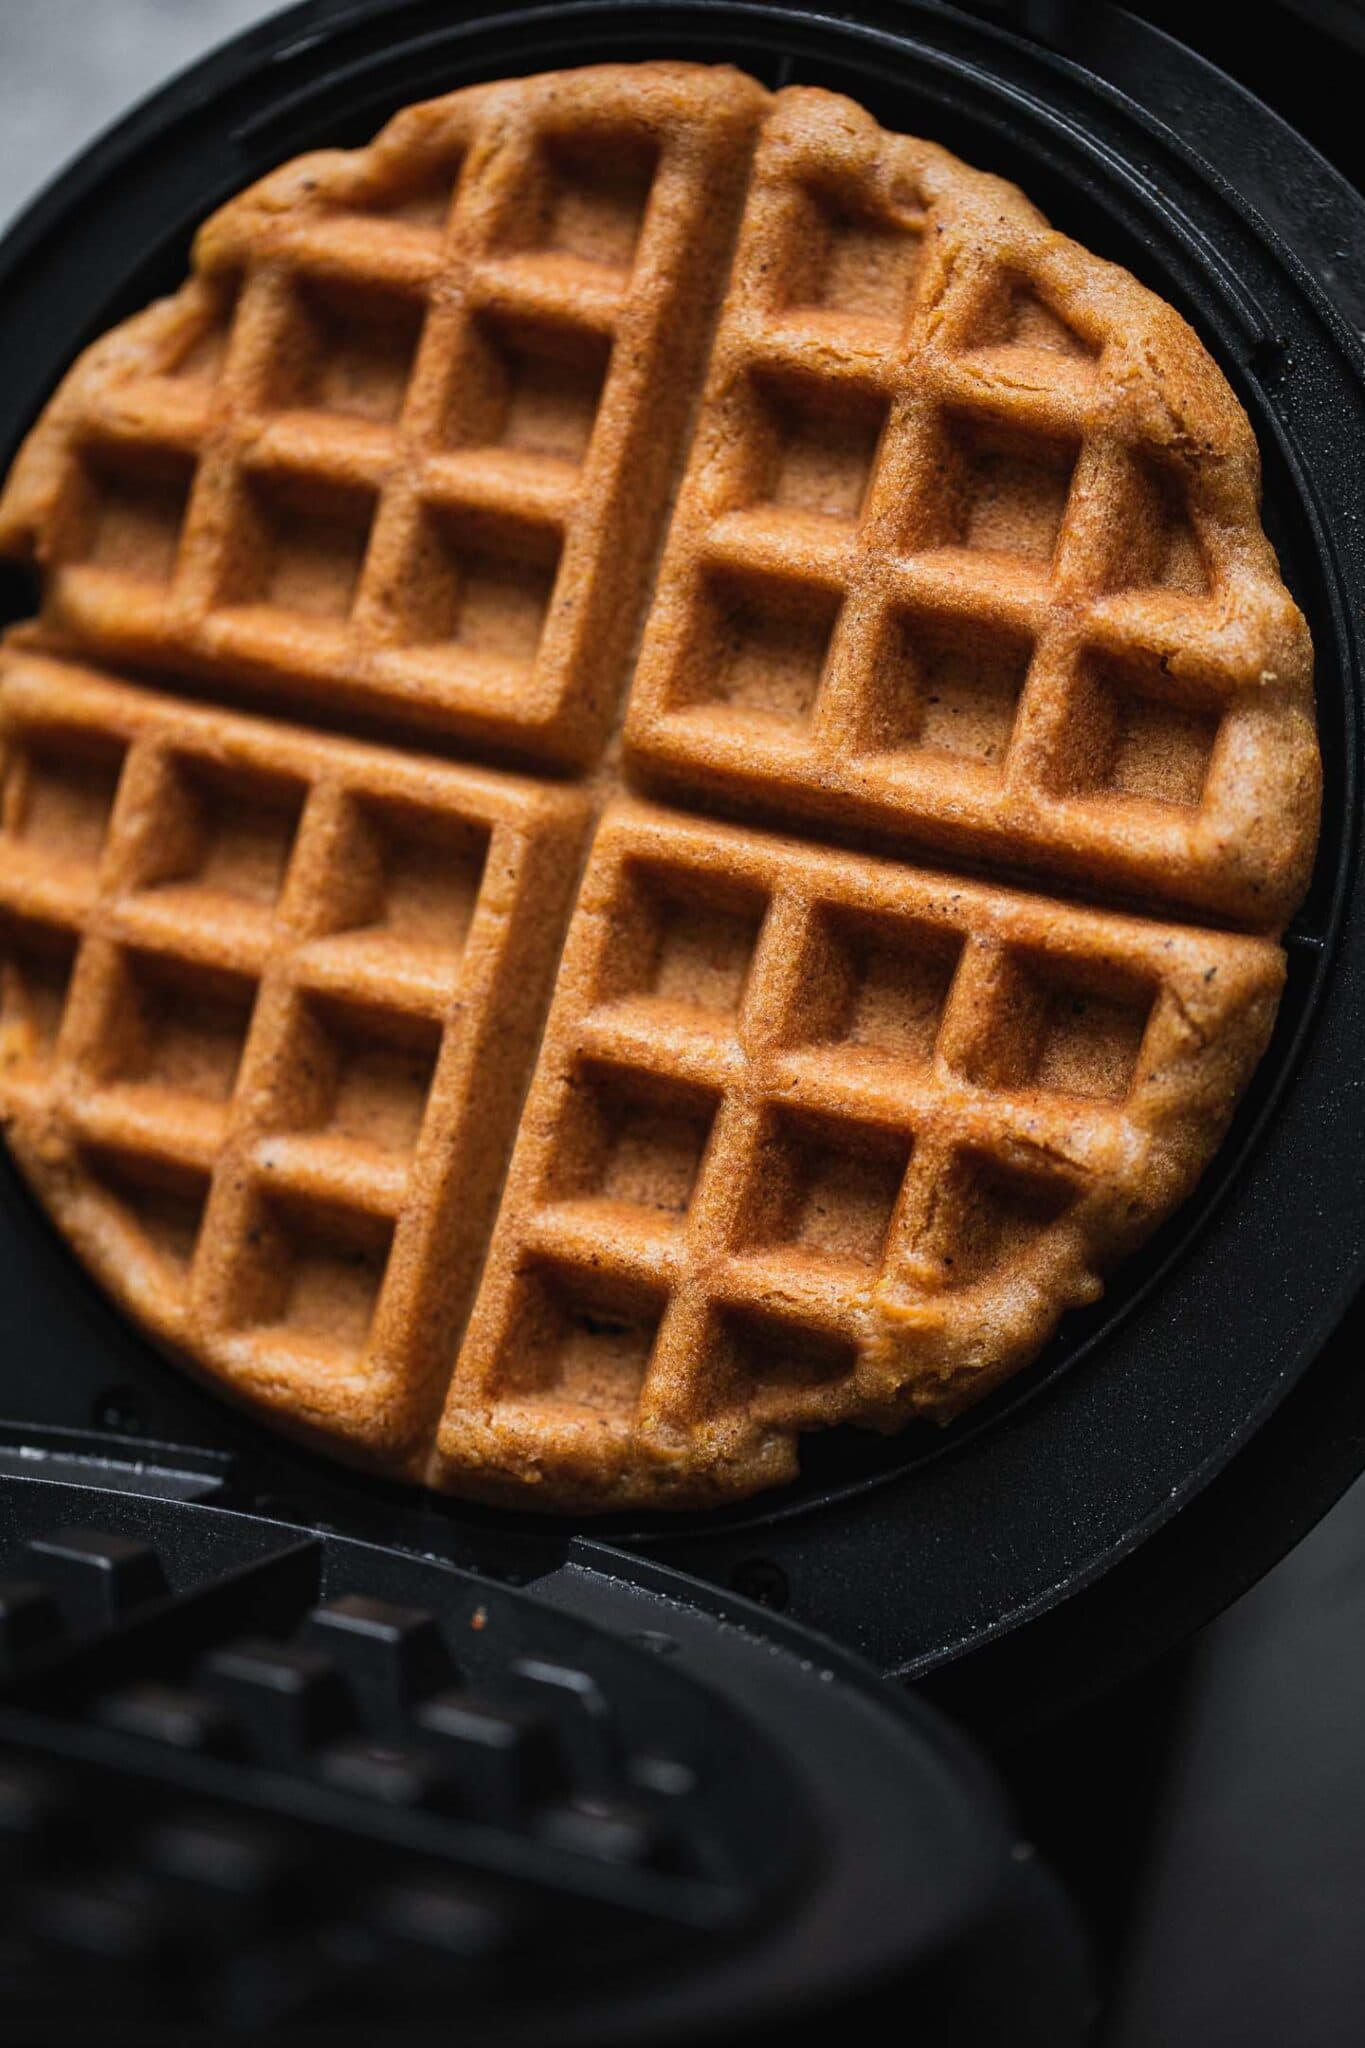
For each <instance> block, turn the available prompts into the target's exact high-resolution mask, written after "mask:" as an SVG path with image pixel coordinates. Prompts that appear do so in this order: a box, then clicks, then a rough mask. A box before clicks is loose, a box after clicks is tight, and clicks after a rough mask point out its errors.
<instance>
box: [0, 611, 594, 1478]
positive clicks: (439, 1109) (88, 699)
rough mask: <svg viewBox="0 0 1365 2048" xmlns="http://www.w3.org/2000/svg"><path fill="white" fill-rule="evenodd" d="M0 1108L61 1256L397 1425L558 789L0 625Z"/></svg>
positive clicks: (467, 1240)
mask: <svg viewBox="0 0 1365 2048" xmlns="http://www.w3.org/2000/svg"><path fill="white" fill-rule="evenodd" d="M0 703H2V704H3V711H4V726H5V757H6V774H5V784H4V810H3V838H4V855H3V859H2V860H0V932H2V934H3V986H2V990H0V1108H3V1112H4V1115H5V1118H6V1121H7V1123H8V1127H9V1138H10V1145H11V1148H12V1150H13V1152H14V1154H15V1157H16V1158H17V1159H18V1161H19V1163H20V1165H21V1166H22V1167H23V1169H24V1171H25V1172H26V1173H27V1175H28V1176H29V1178H30V1180H31V1181H32V1183H33V1185H34V1186H35V1187H36V1188H37V1190H38V1192H39V1194H40V1195H41V1196H42V1197H43V1199H44V1201H45V1202H46V1203H47V1204H48V1206H49V1208H50V1209H51V1210H52V1212H53V1214H54V1215H55V1216H56V1217H57V1218H58V1219H59V1221H60V1223H61V1226H62V1228H63V1229H64V1230H65V1231H66V1232H67V1234H68V1236H69V1237H70V1238H71V1240H72V1242H73V1243H74V1244H75V1246H76V1248H77V1250H78V1251H79V1252H80V1254H81V1256H82V1257H83V1258H84V1259H86V1260H87V1261H88V1263H89V1264H90V1265H91V1266H92V1267H93V1268H94V1269H95V1271H96V1272H97V1273H99V1274H100V1276H101V1277H102V1278H103V1280H104V1281H105V1283H106V1285H108V1286H111V1287H112V1288H113V1289H114V1291H115V1292H116V1293H117V1294H118V1296H119V1298H120V1299H121V1300H122V1301H123V1302H124V1303H125V1305H126V1306H127V1307H128V1308H130V1309H131V1310H132V1311H133V1313H134V1314H135V1315H136V1316H137V1317H138V1318H139V1319H140V1320H141V1321H142V1322H144V1323H145V1324H146V1325H147V1326H148V1327H149V1328H150V1329H151V1330H153V1331H154V1332H155V1333H156V1335H157V1336H158V1337H159V1338H161V1339H162V1340H163V1341H164V1342H165V1343H167V1344H170V1345H172V1346H174V1347H175V1349H176V1350H177V1351H179V1352H180V1353H182V1354H183V1355H185V1356H187V1357H189V1358H190V1359H191V1360H192V1361H194V1362H195V1363H196V1364H198V1365H199V1366H201V1367H203V1368H205V1369H207V1370H208V1371H209V1372H211V1373H212V1374H214V1375H215V1376H219V1377H221V1379H222V1380H223V1381H224V1382H225V1383H226V1384H227V1385H228V1386H229V1387H231V1388H233V1389H234V1390H235V1391H237V1392H240V1393H242V1394H245V1395H248V1396H249V1397H251V1398H252V1399H253V1400H256V1401H259V1402H262V1403H264V1404H266V1405H267V1406H269V1407H270V1408H272V1409H275V1410H278V1411H280V1412H282V1413H283V1414H284V1415H285V1416H287V1417H288V1418H289V1420H290V1421H291V1423H293V1424H294V1425H295V1426H296V1427H298V1428H302V1429H309V1430H317V1431H321V1432H324V1433H326V1434H328V1435H329V1436H331V1437H335V1436H336V1435H338V1434H340V1435H342V1436H343V1437H344V1438H345V1439H346V1440H347V1441H348V1442H350V1443H351V1444H352V1445H353V1446H354V1447H355V1448H356V1449H358V1450H361V1451H363V1452H364V1453H366V1454H367V1455H369V1456H371V1457H373V1458H377V1459H379V1460H381V1461H387V1462H392V1463H397V1464H399V1465H403V1464H410V1463H411V1461H412V1459H413V1458H414V1456H416V1455H419V1454H420V1450H421V1446H422V1443H423V1441H424V1437H425V1436H426V1435H427V1434H428V1433H429V1431H430V1427H431V1424H432V1422H433V1419H434V1411H435V1408H436V1407H437V1406H438V1405H439V1403H440V1400H441V1397H442V1394H443V1391H444V1386H445V1381H446V1379H447V1378H448V1376H449V1357H450V1352H451V1348H452V1346H453V1344H454V1342H455V1338H456V1334H457V1332H458V1329H459V1326H460V1323H461V1321H462V1319H463V1315H464V1312H465V1309H466V1308H467V1306H468V1299H469V1292H470V1288H471V1285H472V1282H473V1279H474V1276H475V1274H476V1272H477V1269H478V1264H479V1260H480V1258H481V1256H482V1244H483V1237H484V1233H485V1231H486V1227H487V1223H488V1221H489V1215H490V1210H491V1207H492V1204H493V1202H494V1201H495V1200H496V1197H497V1190H498V1183H499V1180H500V1178H501V1173H502V1168H503V1165H504V1162H505V1158H506V1151H507V1145H508V1141H509V1139H510V1137H511V1134H512V1128H513V1124H514V1120H515V1117H516V1113H517V1107H518V1104H519V1101H520V1095H521V1089H522V1086H523V1083H524V1076H525V1070H526V1065H527V1062H528V1060H529V1058H530V1056H531V1053H532V1050H533V1048H534V1044H535V1038H536V1034H537V1032H538V1030H539V1026H540V1023H541V1019H542V1016H543V1011H544V1003H545V997H546V994H547V992H548V988H549V983H550V978H551V975H552V973H553V969H554V961H555V956H556V954H557V951H558V948H559V943H560V938H561V934H562V926H563V919H564V916H565V913H566V911H567V908H568V901H569V891H570V887H571V884H572V880H573V875H574V869H575V866H576V863H577V859H578V847H579V844H580V841H581V837H582V830H583V826H584V824H585V822H586V816H585V807H584V805H583V803H582V800H581V799H580V798H578V797H576V796H575V795H573V794H572V793H571V792H568V791H561V790H552V789H542V788H538V787H536V786H535V785H534V784H530V783H523V782H518V781H514V780H513V779H512V778H510V777H508V776H502V775H497V776H494V775H489V774H487V773H483V772H480V771H477V770H473V769H468V768H456V767H447V766H445V765H438V764H434V763H431V762H428V761H416V760H405V759H404V758H403V757H402V756H401V755H399V754H397V753H394V752H392V751H390V750H387V749H377V748H370V747H363V746H358V745H356V744H354V743H352V742H348V741H341V740H331V739H319V738H318V737H317V736H316V735H314V734H311V733H304V732H298V731H294V730H291V729H289V728H286V727H275V726H271V727H266V726H262V725H260V724H258V723H256V722H254V721H248V720H239V719H236V718H233V717H230V716H228V715H226V714H224V713H222V712H219V711H205V710H201V709H198V708H194V707H190V706H187V705H182V704H177V703H174V702H171V701H169V700H167V699H165V698H157V697H154V696H151V695H150V694H148V693H146V692H144V691H141V690H133V689H128V688H126V687H123V686H120V685H118V684H112V683H109V682H107V681H105V680H102V679H101V678H99V677H97V676H95V675H93V674H90V673H88V672H85V671H82V670H79V669H74V668H71V667H69V666H66V665H63V664H61V663H58V662H54V661H52V660H49V659H47V658H46V657H44V656H42V655H39V654H36V653H34V654H30V653H25V652H22V651H20V650H19V649H17V648H14V647H11V649H10V650H9V651H7V652H6V653H5V655H4V656H3V696H2V697H0Z"/></svg>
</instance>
